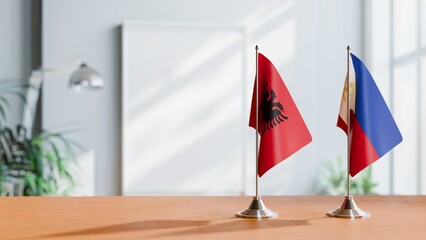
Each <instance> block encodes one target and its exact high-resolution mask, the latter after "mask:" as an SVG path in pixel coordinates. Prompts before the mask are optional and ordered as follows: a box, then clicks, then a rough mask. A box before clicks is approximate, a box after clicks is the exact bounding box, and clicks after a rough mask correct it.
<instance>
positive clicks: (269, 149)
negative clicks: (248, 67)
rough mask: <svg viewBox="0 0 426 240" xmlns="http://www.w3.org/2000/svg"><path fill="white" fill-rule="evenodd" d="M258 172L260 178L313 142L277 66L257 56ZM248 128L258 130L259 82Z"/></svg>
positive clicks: (261, 56) (263, 57) (254, 94)
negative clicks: (257, 127) (257, 126)
mask: <svg viewBox="0 0 426 240" xmlns="http://www.w3.org/2000/svg"><path fill="white" fill-rule="evenodd" d="M258 80H259V96H258V99H259V104H258V106H259V111H258V114H259V116H258V119H259V120H258V125H259V129H258V133H259V134H260V136H261V139H260V148H259V169H258V174H259V176H260V177H261V176H262V175H263V174H265V173H266V172H267V171H268V170H269V169H271V168H272V167H274V166H275V165H277V164H278V163H280V162H281V161H283V160H284V159H286V158H288V157H289V156H290V155H292V154H293V153H295V152H297V151H298V150H299V149H301V148H302V147H303V146H305V145H306V144H308V143H310V142H311V141H312V137H311V134H310V133H309V130H308V128H307V127H306V124H305V122H304V121H303V118H302V116H301V115H300V113H299V110H298V109H297V107H296V104H295V103H294V101H293V99H292V97H291V95H290V93H289V91H288V90H287V87H286V86H285V85H284V82H283V80H282V78H281V76H280V74H279V73H278V71H277V69H275V67H274V65H273V64H272V63H271V62H270V61H269V59H267V58H266V57H265V56H263V55H262V54H261V53H259V54H258ZM249 126H250V127H253V128H255V129H256V82H255V85H254V89H253V97H252V102H251V111H250V121H249Z"/></svg>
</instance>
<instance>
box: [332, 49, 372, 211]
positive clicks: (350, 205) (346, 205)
mask: <svg viewBox="0 0 426 240" xmlns="http://www.w3.org/2000/svg"><path fill="white" fill-rule="evenodd" d="M346 50H347V72H346V79H347V84H348V85H347V86H346V102H347V105H346V107H347V113H346V114H347V121H346V122H347V125H348V133H347V159H348V169H347V170H348V172H347V174H348V175H347V182H346V184H347V186H346V187H347V194H346V196H345V199H344V200H343V203H342V204H341V205H340V207H339V208H337V209H335V210H332V211H329V212H327V215H328V216H330V217H338V218H350V219H356V218H368V217H370V213H368V212H365V211H363V210H362V209H360V208H359V207H358V206H357V205H356V203H355V200H354V199H353V196H352V195H351V185H350V172H351V148H350V147H351V142H350V139H351V95H350V93H351V92H350V88H351V81H350V72H351V71H350V68H351V66H350V59H349V57H350V53H349V51H350V50H351V47H349V46H348V47H347V48H346ZM345 84H346V82H345ZM355 89H356V86H353V90H352V92H354V91H355Z"/></svg>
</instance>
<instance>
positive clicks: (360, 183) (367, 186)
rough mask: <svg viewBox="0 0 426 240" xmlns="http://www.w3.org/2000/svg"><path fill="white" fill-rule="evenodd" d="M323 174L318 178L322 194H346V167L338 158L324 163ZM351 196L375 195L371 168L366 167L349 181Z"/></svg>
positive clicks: (375, 185) (375, 184)
mask: <svg viewBox="0 0 426 240" xmlns="http://www.w3.org/2000/svg"><path fill="white" fill-rule="evenodd" d="M324 169H325V174H324V175H321V176H320V183H321V187H320V191H319V193H322V194H333V195H344V194H346V193H347V183H346V181H347V167H346V164H343V161H342V159H341V158H340V157H337V160H336V161H335V162H332V161H327V162H325V163H324ZM350 187H351V194H355V195H363V194H376V192H375V191H374V189H375V188H376V187H377V183H375V182H374V181H373V179H372V168H371V167H367V168H366V169H364V170H363V171H362V172H360V173H359V174H357V175H356V176H355V177H354V178H351V180H350Z"/></svg>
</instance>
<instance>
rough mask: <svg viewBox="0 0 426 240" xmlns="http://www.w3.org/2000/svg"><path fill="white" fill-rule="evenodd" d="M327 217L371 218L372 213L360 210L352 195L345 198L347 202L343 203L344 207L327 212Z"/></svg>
mask: <svg viewBox="0 0 426 240" xmlns="http://www.w3.org/2000/svg"><path fill="white" fill-rule="evenodd" d="M327 215H328V216H330V217H338V218H351V219H355V218H368V217H370V213H368V212H365V211H363V210H361V209H360V208H358V206H357V205H356V203H355V200H354V199H353V196H352V195H349V196H345V200H344V201H343V203H342V205H341V206H340V207H339V208H337V209H335V210H332V211H329V212H327Z"/></svg>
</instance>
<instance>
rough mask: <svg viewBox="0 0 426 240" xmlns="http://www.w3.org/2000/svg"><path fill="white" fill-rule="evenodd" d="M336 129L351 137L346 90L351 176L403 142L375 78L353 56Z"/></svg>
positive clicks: (350, 59) (350, 60)
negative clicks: (348, 100)
mask: <svg viewBox="0 0 426 240" xmlns="http://www.w3.org/2000/svg"><path fill="white" fill-rule="evenodd" d="M350 56H351V57H350V58H349V67H348V72H347V75H346V81H345V87H344V90H343V94H342V101H341V103H340V112H339V117H338V120H337V126H338V127H340V128H341V129H342V130H343V131H345V132H346V134H348V120H347V118H348V117H347V116H348V115H347V112H348V102H347V99H348V98H347V88H348V83H349V94H350V98H349V99H350V106H349V108H350V127H351V129H350V133H349V146H350V148H349V152H350V174H351V176H352V177H353V176H355V175H356V174H357V173H359V172H360V171H361V170H363V169H364V168H366V167H367V166H369V165H370V164H372V163H373V162H375V161H376V160H378V159H379V158H381V157H382V156H383V155H385V154H386V153H387V152H389V151H390V150H391V149H392V148H394V147H395V146H396V145H398V144H399V143H400V142H401V141H402V135H401V133H400V132H399V129H398V126H397V125H396V123H395V120H394V119H393V117H392V114H391V112H390V110H389V108H388V106H387V105H386V103H385V100H384V99H383V97H382V95H381V93H380V91H379V89H378V87H377V85H376V83H375V82H374V79H373V77H372V76H371V74H370V72H369V71H368V69H367V68H366V67H365V65H364V64H363V63H362V62H361V60H359V59H358V58H357V57H356V56H355V55H353V54H351V55H350Z"/></svg>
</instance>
